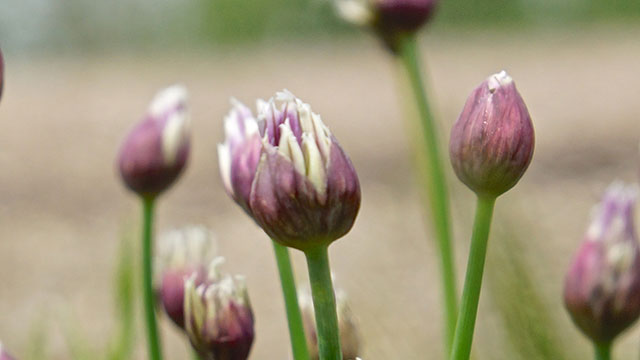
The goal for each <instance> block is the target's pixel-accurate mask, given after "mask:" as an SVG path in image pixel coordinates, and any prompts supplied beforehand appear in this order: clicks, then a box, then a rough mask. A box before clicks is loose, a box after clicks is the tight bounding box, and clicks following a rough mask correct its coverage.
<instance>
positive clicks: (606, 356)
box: [594, 343, 611, 360]
mask: <svg viewBox="0 0 640 360" xmlns="http://www.w3.org/2000/svg"><path fill="white" fill-rule="evenodd" d="M594 350H595V355H596V360H611V343H604V344H595V345H594Z"/></svg>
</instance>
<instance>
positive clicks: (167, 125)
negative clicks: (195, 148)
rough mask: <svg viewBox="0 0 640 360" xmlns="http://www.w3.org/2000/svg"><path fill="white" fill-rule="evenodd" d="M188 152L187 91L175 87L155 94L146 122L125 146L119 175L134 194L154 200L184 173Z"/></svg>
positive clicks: (137, 126) (137, 129)
mask: <svg viewBox="0 0 640 360" xmlns="http://www.w3.org/2000/svg"><path fill="white" fill-rule="evenodd" d="M189 150H190V139H189V115H188V113H187V92H186V90H185V89H184V88H183V87H182V86H172V87H169V88H167V89H164V90H162V91H161V92H159V93H158V94H157V95H156V97H155V98H154V99H153V101H152V102H151V105H150V107H149V110H148V112H147V115H146V117H145V118H144V120H143V121H141V122H140V123H139V124H138V125H136V126H135V127H134V128H133V130H131V132H130V133H129V135H128V136H127V138H126V139H125V141H124V143H123V144H122V147H121V149H120V155H119V158H118V168H119V170H120V175H121V176H122V179H123V180H124V183H125V184H126V185H127V187H128V188H129V189H131V190H132V191H133V192H135V193H137V194H138V195H140V196H141V197H143V198H155V197H156V196H158V195H159V194H160V193H162V192H163V191H165V190H167V189H168V188H169V187H170V186H171V185H172V184H173V183H174V182H175V180H176V179H177V178H178V176H179V175H180V174H181V173H182V170H183V169H184V167H185V165H186V163H187V159H188V156H189Z"/></svg>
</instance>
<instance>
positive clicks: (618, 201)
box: [564, 183, 640, 344]
mask: <svg viewBox="0 0 640 360" xmlns="http://www.w3.org/2000/svg"><path fill="white" fill-rule="evenodd" d="M636 198H637V189H636V188H635V187H631V186H625V185H624V184H621V183H614V184H612V185H611V186H610V187H609V188H608V189H607V191H606V193H605V195H604V198H603V200H602V202H601V203H600V205H599V207H598V208H597V209H596V212H595V215H594V217H593V220H592V223H591V225H590V226H589V228H588V230H587V233H586V235H585V238H584V242H583V243H582V246H581V247H580V249H579V250H578V253H577V255H576V256H575V258H574V260H573V263H572V265H571V267H570V270H569V272H568V274H567V278H566V282H565V289H564V301H565V305H566V308H567V310H568V311H569V314H570V315H571V317H572V319H573V321H574V322H575V324H576V325H577V326H578V328H580V330H582V331H583V332H584V334H585V335H587V336H588V337H589V338H590V339H591V340H592V341H594V342H595V343H596V344H610V343H611V342H612V341H613V340H614V338H615V337H616V336H618V334H620V333H621V332H622V331H624V330H625V329H627V328H628V327H629V326H630V325H631V324H633V323H634V322H635V321H636V320H637V319H638V317H639V316H640V248H639V245H638V240H637V236H636V232H635V227H634V207H635V202H636Z"/></svg>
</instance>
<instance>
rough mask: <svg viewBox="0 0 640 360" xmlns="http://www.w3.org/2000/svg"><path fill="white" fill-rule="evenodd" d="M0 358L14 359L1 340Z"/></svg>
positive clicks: (2, 359)
mask: <svg viewBox="0 0 640 360" xmlns="http://www.w3.org/2000/svg"><path fill="white" fill-rule="evenodd" d="M0 360H14V358H13V356H11V355H9V353H7V351H6V350H5V349H4V346H3V345H2V343H1V342H0Z"/></svg>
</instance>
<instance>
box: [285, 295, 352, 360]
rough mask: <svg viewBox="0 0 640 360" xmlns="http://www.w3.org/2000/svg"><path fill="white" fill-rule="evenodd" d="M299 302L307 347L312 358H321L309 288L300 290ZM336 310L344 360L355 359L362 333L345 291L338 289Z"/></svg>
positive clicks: (315, 359) (314, 359) (313, 359)
mask: <svg viewBox="0 0 640 360" xmlns="http://www.w3.org/2000/svg"><path fill="white" fill-rule="evenodd" d="M298 303H299V304H300V309H301V313H302V321H303V324H304V331H305V335H306V338H307V347H308V348H309V354H310V356H311V360H319V359H320V355H319V353H318V337H317V332H316V320H315V312H314V310H313V301H312V299H311V294H310V293H309V290H308V289H307V290H304V291H299V293H298ZM336 310H337V313H338V328H339V329H340V345H341V346H340V349H341V350H342V359H343V360H355V359H357V356H358V355H359V354H360V333H359V331H358V326H357V323H356V321H355V317H354V315H353V312H352V311H351V307H350V306H349V302H348V299H347V296H346V294H345V293H344V291H341V290H337V291H336Z"/></svg>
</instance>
